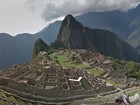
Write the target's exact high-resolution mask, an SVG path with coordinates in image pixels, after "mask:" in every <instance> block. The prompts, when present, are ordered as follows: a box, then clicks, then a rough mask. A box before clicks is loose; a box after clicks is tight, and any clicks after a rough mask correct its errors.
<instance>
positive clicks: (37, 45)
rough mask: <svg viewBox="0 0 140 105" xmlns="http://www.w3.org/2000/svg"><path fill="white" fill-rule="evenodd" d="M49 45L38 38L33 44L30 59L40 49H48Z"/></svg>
mask: <svg viewBox="0 0 140 105" xmlns="http://www.w3.org/2000/svg"><path fill="white" fill-rule="evenodd" d="M48 49H49V46H48V45H47V44H46V43H45V42H44V41H43V40H42V39H40V38H39V39H38V40H37V41H36V43H35V45H34V48H33V52H32V60H33V59H34V58H35V57H36V56H37V55H38V54H39V53H40V51H48Z"/></svg>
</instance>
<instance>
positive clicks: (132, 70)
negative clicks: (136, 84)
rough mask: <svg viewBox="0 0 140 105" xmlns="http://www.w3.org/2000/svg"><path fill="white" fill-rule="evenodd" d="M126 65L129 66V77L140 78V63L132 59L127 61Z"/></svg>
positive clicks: (127, 74) (127, 73)
mask: <svg viewBox="0 0 140 105" xmlns="http://www.w3.org/2000/svg"><path fill="white" fill-rule="evenodd" d="M125 67H126V68H127V72H126V76H127V77H132V78H136V79H140V64H138V63H135V62H132V61H130V62H128V63H126V65H125Z"/></svg>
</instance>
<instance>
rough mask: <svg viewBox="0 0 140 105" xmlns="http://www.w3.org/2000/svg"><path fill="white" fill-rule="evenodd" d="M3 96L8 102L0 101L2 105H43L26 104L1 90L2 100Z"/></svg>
mask: <svg viewBox="0 0 140 105" xmlns="http://www.w3.org/2000/svg"><path fill="white" fill-rule="evenodd" d="M2 96H3V97H5V100H6V102H5V101H3V100H0V105H12V104H11V103H12V102H15V103H16V104H17V105H41V104H37V103H36V104H35V103H30V102H24V101H23V100H21V99H17V98H15V97H14V96H11V95H7V94H5V93H4V92H3V91H1V90H0V98H1V97H2Z"/></svg>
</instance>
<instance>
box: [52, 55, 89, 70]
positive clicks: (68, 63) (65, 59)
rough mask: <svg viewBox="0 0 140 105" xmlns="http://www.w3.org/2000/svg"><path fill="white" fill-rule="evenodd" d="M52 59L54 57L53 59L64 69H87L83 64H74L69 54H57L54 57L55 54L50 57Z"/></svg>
mask: <svg viewBox="0 0 140 105" xmlns="http://www.w3.org/2000/svg"><path fill="white" fill-rule="evenodd" d="M50 57H53V59H55V60H56V62H57V63H59V64H60V65H62V66H63V68H69V67H75V68H85V67H86V66H85V65H84V64H82V63H81V62H74V61H72V59H71V56H70V55H69V53H68V52H65V53H64V54H62V55H61V54H60V55H59V54H57V55H55V56H53V54H51V55H50Z"/></svg>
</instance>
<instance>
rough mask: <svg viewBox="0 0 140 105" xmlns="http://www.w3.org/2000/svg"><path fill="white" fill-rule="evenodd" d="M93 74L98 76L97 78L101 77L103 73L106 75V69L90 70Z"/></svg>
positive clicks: (96, 68)
mask: <svg viewBox="0 0 140 105" xmlns="http://www.w3.org/2000/svg"><path fill="white" fill-rule="evenodd" d="M88 70H89V71H90V72H91V73H92V74H94V75H96V76H100V75H101V74H102V73H104V69H102V68H99V67H95V68H90V69H88Z"/></svg>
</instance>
